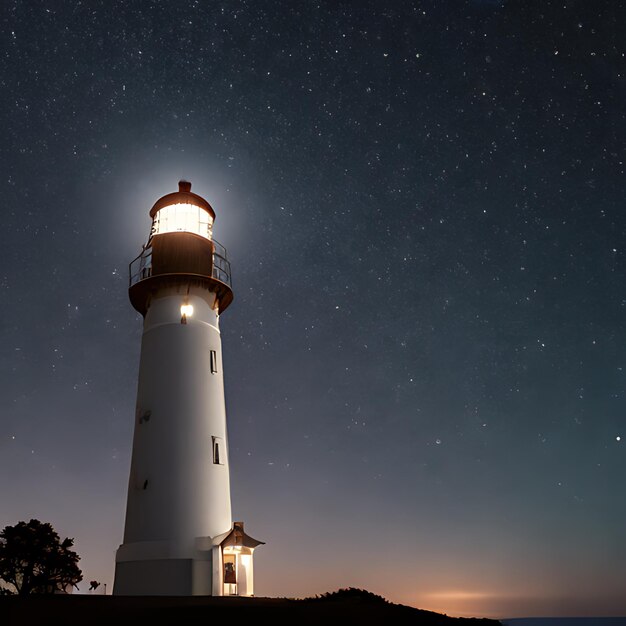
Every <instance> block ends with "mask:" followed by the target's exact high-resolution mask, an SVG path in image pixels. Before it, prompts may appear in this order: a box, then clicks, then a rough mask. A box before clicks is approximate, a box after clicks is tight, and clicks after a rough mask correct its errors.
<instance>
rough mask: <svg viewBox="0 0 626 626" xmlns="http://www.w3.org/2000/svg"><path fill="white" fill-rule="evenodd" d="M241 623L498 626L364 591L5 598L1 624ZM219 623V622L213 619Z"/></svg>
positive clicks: (277, 625)
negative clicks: (297, 595) (291, 595)
mask: <svg viewBox="0 0 626 626" xmlns="http://www.w3.org/2000/svg"><path fill="white" fill-rule="evenodd" d="M122 620H123V623H137V624H150V623H154V624H176V625H179V624H180V626H195V625H196V624H197V625H200V624H203V625H204V624H207V623H209V622H210V623H214V624H215V623H223V624H243V623H247V621H248V620H250V622H249V623H252V624H253V623H258V622H261V621H262V622H264V623H265V622H266V623H268V624H271V626H282V625H287V624H289V626H293V625H294V624H297V625H298V626H301V625H305V626H307V625H313V624H315V626H322V625H323V624H326V623H330V622H333V623H336V622H339V624H342V626H344V625H345V626H350V625H352V624H359V625H361V624H376V625H377V626H384V625H385V624H393V625H394V626H404V625H405V624H406V625H409V624H411V625H413V626H500V622H498V621H496V620H489V619H476V618H454V617H448V616H447V615H441V614H440V613H433V612H432V611H423V610H420V609H414V608H412V607H409V606H404V605H401V604H393V603H391V602H388V601H387V600H385V598H383V597H381V596H377V595H376V594H373V593H371V592H369V591H365V590H363V589H352V588H350V589H341V590H339V591H335V592H332V593H325V594H323V595H321V596H316V597H314V598H305V599H304V600H292V599H287V598H236V597H230V598H212V597H174V596H143V597H141V596H134V597H131V596H95V595H93V596H89V595H72V596H64V595H57V596H29V597H18V596H7V597H0V624H2V625H3V626H18V625H19V626H31V625H32V626H35V625H37V626H39V625H40V624H46V626H48V625H50V626H55V625H57V624H58V625H61V624H63V626H79V625H80V626H83V625H85V626H86V625H89V626H112V625H113V624H116V623H120V622H121V621H122ZM214 620H218V621H214Z"/></svg>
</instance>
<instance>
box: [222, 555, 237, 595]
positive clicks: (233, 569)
mask: <svg viewBox="0 0 626 626" xmlns="http://www.w3.org/2000/svg"><path fill="white" fill-rule="evenodd" d="M224 595H225V596H236V595H238V594H237V555H236V554H224Z"/></svg>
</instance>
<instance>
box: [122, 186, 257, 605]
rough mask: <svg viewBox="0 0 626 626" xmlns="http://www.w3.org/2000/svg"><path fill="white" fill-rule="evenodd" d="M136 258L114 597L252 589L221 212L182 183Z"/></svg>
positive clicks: (156, 212) (154, 213)
mask: <svg viewBox="0 0 626 626" xmlns="http://www.w3.org/2000/svg"><path fill="white" fill-rule="evenodd" d="M150 217H151V218H152V230H151V232H150V236H149V238H148V242H147V244H146V245H145V246H144V248H143V250H142V252H141V254H140V255H139V256H138V257H137V258H136V259H135V260H134V261H133V262H132V263H131V264H130V288H129V296H130V301H131V303H132V305H133V307H134V308H135V309H136V310H137V311H139V312H140V313H141V314H142V315H143V317H144V322H143V337H142V340H141V361H140V366H139V385H138V390H137V410H136V415H135V434H134V439H133V453H132V462H131V470H130V480H129V483H128V501H127V507H126V524H125V528H124V543H123V544H122V545H121V546H120V547H119V549H118V550H117V554H116V559H115V560H116V566H115V585H114V590H113V593H114V594H116V595H217V596H221V595H240V596H250V595H253V593H254V586H253V568H252V559H253V552H254V549H255V548H256V547H257V546H258V545H260V544H261V543H262V542H260V541H256V540H255V539H252V537H249V536H248V535H246V534H245V532H244V531H243V523H242V522H235V523H234V524H233V522H232V517H231V508H230V477H229V454H228V440H227V429H226V410H225V403H224V379H223V367H222V343H221V339H220V330H219V317H220V314H221V313H223V312H224V311H225V310H226V308H227V307H228V305H229V304H230V303H231V302H232V299H233V292H232V289H231V279H230V264H229V262H228V260H227V258H226V250H225V249H224V248H223V247H222V246H221V245H220V244H219V243H217V242H216V241H215V240H214V239H213V221H214V219H215V212H214V211H213V208H212V207H211V205H210V204H209V203H208V202H207V201H206V200H205V199H204V198H201V197H200V196H198V195H196V194H195V193H192V192H191V183H188V182H185V181H181V182H180V183H179V190H178V192H176V193H171V194H168V195H166V196H164V197H162V198H161V199H160V200H158V201H157V202H156V204H155V205H154V206H153V207H152V209H151V210H150Z"/></svg>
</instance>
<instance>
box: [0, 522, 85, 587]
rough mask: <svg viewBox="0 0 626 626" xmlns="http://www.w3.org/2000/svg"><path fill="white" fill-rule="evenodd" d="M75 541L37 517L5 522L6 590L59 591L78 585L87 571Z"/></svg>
mask: <svg viewBox="0 0 626 626" xmlns="http://www.w3.org/2000/svg"><path fill="white" fill-rule="evenodd" d="M73 545H74V540H73V539H69V538H65V539H64V540H63V541H61V539H60V537H59V535H58V534H57V533H56V532H55V531H54V529H53V528H52V526H51V525H50V524H48V523H43V522H40V521H39V520H36V519H31V520H30V522H28V523H26V522H18V523H17V524H16V525H15V526H5V527H4V529H3V530H2V532H0V581H3V582H4V585H3V589H2V591H3V593H8V594H17V595H28V594H31V593H55V592H59V591H61V592H63V591H66V590H67V588H68V587H69V586H72V585H74V586H75V585H76V584H77V583H79V582H80V581H81V580H82V579H83V574H82V572H81V571H80V569H79V567H78V561H79V560H80V557H79V556H78V554H76V552H74V551H73V550H70V548H71V547H72V546H73Z"/></svg>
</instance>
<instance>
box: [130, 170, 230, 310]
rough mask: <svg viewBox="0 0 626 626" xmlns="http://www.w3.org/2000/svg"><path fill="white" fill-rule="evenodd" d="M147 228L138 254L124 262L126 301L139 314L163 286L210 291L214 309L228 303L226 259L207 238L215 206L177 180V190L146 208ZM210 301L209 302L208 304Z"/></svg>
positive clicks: (211, 239) (224, 251)
mask: <svg viewBox="0 0 626 626" xmlns="http://www.w3.org/2000/svg"><path fill="white" fill-rule="evenodd" d="M150 217H151V218H152V228H151V230H150V236H149V237H148V242H147V243H146V245H145V246H144V248H143V250H142V252H141V254H140V255H139V256H138V257H137V258H136V259H135V260H134V261H133V262H132V263H131V264H130V286H129V293H130V300H131V302H132V304H133V306H134V307H135V309H137V311H139V312H140V313H141V314H142V315H144V314H145V312H146V310H147V307H148V303H149V301H150V298H151V297H152V296H153V294H154V293H156V291H157V290H162V289H164V288H166V287H181V286H183V288H184V289H185V290H186V293H189V289H190V288H193V287H198V288H199V289H200V292H201V293H204V292H205V291H206V289H207V288H208V291H209V292H210V293H212V294H214V295H215V305H216V307H217V309H218V310H219V312H220V313H222V312H223V311H225V310H226V308H227V307H228V305H229V304H230V303H231V302H232V299H233V294H232V289H231V283H230V263H229V262H228V258H227V256H226V250H225V248H224V247H223V246H222V245H220V244H219V243H218V242H217V241H215V240H214V239H213V222H214V220H215V211H213V208H212V207H211V205H210V204H209V203H208V202H207V201H206V200H205V199H204V198H203V197H202V196H199V195H197V194H195V193H192V192H191V183H189V182H187V181H184V180H181V181H180V182H179V183H178V191H176V192H174V193H170V194H167V195H165V196H163V197H162V198H160V199H159V200H157V202H156V203H155V204H154V206H153V207H152V209H151V210H150ZM212 306H213V305H212Z"/></svg>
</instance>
